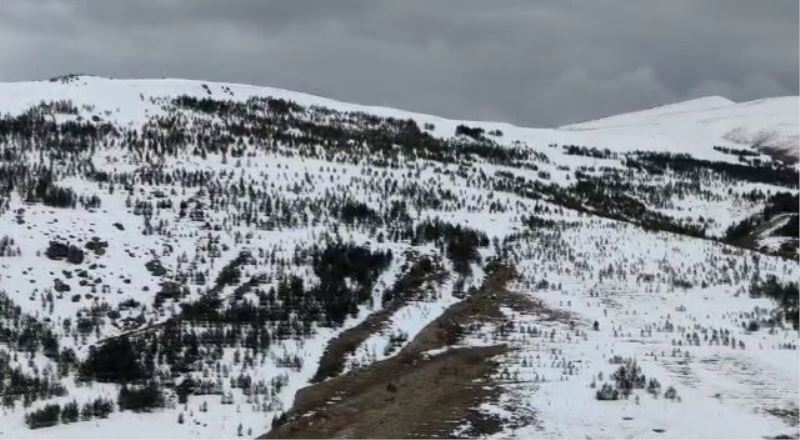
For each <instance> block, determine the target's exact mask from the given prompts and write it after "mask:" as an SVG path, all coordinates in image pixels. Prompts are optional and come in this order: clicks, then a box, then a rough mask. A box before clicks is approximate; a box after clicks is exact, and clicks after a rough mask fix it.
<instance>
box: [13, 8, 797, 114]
mask: <svg viewBox="0 0 800 440" xmlns="http://www.w3.org/2000/svg"><path fill="white" fill-rule="evenodd" d="M0 60H2V61H0V81H17V80H26V79H43V78H49V77H52V76H56V75H60V74H64V73H70V72H82V73H94V74H98V75H105V76H114V77H182V78H194V79H205V80H218V81H229V82H242V83H252V84H263V85H272V86H277V87H283V88H288V89H293V90H300V91H305V92H309V93H314V94H318V95H323V96H328V97H332V98H337V99H341V100H346V101H353V102H359V103H365V104H377V105H387V106H393V107H400V108H404V109H409V110H417V111H422V112H428V113H434V114H439V115H443V116H450V117H459V118H468V119H491V120H505V121H510V122H515V123H518V124H523V125H531V126H552V125H559V124H564V123H568V122H573V121H579V120H586V119H591V118H596V117H600V116H603V115H609V114H614V113H620V112H624V111H629V110H636V109H641V108H645V107H650V106H654V105H658V104H662V103H666V102H673V101H678V100H683V99H687V98H692V97H698V96H704V95H723V96H726V97H728V98H731V99H734V100H737V101H740V100H750V99H756V98H760V97H764V96H775V95H788V94H791V95H797V94H798V2H797V0H770V1H752V0H743V1H738V0H703V1H695V0H689V1H684V0H669V1H664V0H652V1H651V0H642V1H639V0H624V1H623V0H591V1H586V0H573V1H570V0H560V1H533V0H520V1H505V0H498V1H485V0H482V1H472V0H452V1H451V0H435V1H429V0H418V1H417V0H396V1H391V2H390V1H378V0H364V1H341V0H339V1H331V0H320V1H313V0H279V1H268V0H253V1H237V0H185V1H177V0H172V1H170V0H162V1H151V0H137V1H127V0H103V1H92V2H88V1H87V2H82V1H58V2H57V1H41V0H3V2H2V9H0Z"/></svg>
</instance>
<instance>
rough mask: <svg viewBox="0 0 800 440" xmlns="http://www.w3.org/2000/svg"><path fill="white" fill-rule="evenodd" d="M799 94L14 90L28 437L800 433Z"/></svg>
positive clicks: (18, 427) (13, 299) (14, 331)
mask: <svg viewBox="0 0 800 440" xmlns="http://www.w3.org/2000/svg"><path fill="white" fill-rule="evenodd" d="M797 103H798V98H796V97H794V98H770V99H765V100H760V101H753V102H749V103H738V104H737V103H733V102H731V101H729V100H727V99H724V98H720V97H709V98H701V99H697V100H692V101H687V102H684V103H678V104H671V105H667V106H662V107H658V108H654V109H649V110H644V111H641V112H636V113H629V114H625V115H619V116H612V117H609V118H604V119H600V120H597V121H591V122H585V123H580V124H573V125H569V126H565V127H560V128H548V129H544V128H538V129H537V128H524V127H517V126H513V125H510V124H505V123H497V122H480V121H458V120H450V119H445V118H440V117H436V116H431V115H425V114H419V113H413V112H407V111H402V110H396V109H390V108H383V107H372V106H363V105H356V104H348V103H342V102H338V101H333V100H329V99H326V98H321V97H316V96H312V95H307V94H303V93H298V92H290V91H285V90H280V89H274V88H269V87H256V86H246V85H237V84H223V83H211V82H202V81H187V80H173V79H161V80H114V79H106V78H99V77H91V76H67V77H63V78H56V79H54V80H52V81H34V82H20V83H4V84H0V396H2V403H3V410H2V412H0V437H13V438H25V437H54V438H55V437H63V438H66V437H74V438H78V437H80V438H108V437H114V438H123V437H127V438H134V437H135V438H142V437H170V438H189V437H199V438H218V437H232V436H248V437H255V436H260V435H264V434H267V435H269V436H272V437H302V438H307V437H372V438H377V437H442V436H446V437H452V436H464V437H478V436H497V437H503V438H505V437H509V436H517V437H520V438H530V437H533V436H535V437H584V436H592V437H597V436H604V437H605V436H608V437H623V436H625V437H628V436H636V437H650V436H653V435H658V436H664V437H678V438H685V437H710V436H715V437H755V436H759V437H763V436H776V435H797V434H798V431H797V430H798V427H797V417H798V416H797V414H798V394H797V389H798V385H800V384H799V383H798V363H797V360H798V359H797V339H798V330H797V323H798V314H797V313H798V312H797V296H798V294H797V281H796V280H797V276H798V269H800V268H798V264H797V255H798V254H797V247H798V218H800V216H799V215H798V214H799V211H800V209H798V203H797V200H798V171H797V168H796V167H795V166H793V165H791V164H788V163H785V162H789V160H788V159H787V154H788V153H787V151H788V150H787V148H789V147H792V146H793V147H792V148H794V149H795V150H796V145H797V139H798V125H797V119H798V117H797ZM765 153H769V154H765ZM784 160H785V161H784ZM476 384H479V385H480V386H476ZM720 420H722V421H723V423H720Z"/></svg>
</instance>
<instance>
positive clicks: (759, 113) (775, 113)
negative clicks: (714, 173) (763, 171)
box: [561, 96, 800, 162]
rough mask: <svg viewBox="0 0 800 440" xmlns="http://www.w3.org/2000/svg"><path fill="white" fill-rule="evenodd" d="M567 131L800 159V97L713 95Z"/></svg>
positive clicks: (696, 149) (690, 148) (572, 126)
mask: <svg viewBox="0 0 800 440" xmlns="http://www.w3.org/2000/svg"><path fill="white" fill-rule="evenodd" d="M561 129H564V130H577V131H589V132H591V133H592V135H597V136H602V137H603V138H606V136H608V137H611V138H612V139H613V138H615V137H618V136H620V137H627V136H631V133H636V135H637V136H641V137H642V144H646V145H655V144H661V145H662V146H665V145H667V144H674V145H684V146H685V147H682V148H687V149H686V150H682V151H685V152H688V153H695V154H697V153H700V154H702V153H701V151H702V149H703V148H704V146H707V145H720V146H723V145H735V146H737V148H752V147H755V148H756V149H759V150H762V151H771V152H775V153H780V154H782V155H783V156H785V157H787V158H791V160H793V161H795V162H796V161H797V159H798V153H800V99H798V97H797V96H783V97H776V98H765V99H759V100H756V101H749V102H742V103H736V102H733V101H731V100H729V99H726V98H723V97H720V96H709V97H705V98H698V99H693V100H690V101H686V102H680V103H677V104H670V105H664V106H660V107H656V108H652V109H648V110H642V111H638V112H633V113H626V114H622V115H616V116H610V117H607V118H603V119H598V120H594V121H588V122H582V123H578V124H570V125H566V126H563V127H561Z"/></svg>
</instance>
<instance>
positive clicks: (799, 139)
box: [0, 76, 800, 161]
mask: <svg viewBox="0 0 800 440" xmlns="http://www.w3.org/2000/svg"><path fill="white" fill-rule="evenodd" d="M204 85H205V86H207V87H208V90H209V91H210V92H211V93H210V94H209V93H208V91H207V90H206V89H205V88H204ZM223 88H224V89H226V90H229V91H230V92H229V93H225V92H224V91H223ZM178 95H188V96H196V97H212V98H215V99H234V100H237V99H238V100H243V99H247V98H249V97H251V96H271V97H275V98H283V99H288V100H292V101H295V102H297V103H298V104H301V105H319V106H324V107H329V108H332V109H336V110H339V111H360V112H365V113H369V114H374V115H377V116H383V117H395V118H406V119H409V118H410V119H413V120H415V121H417V123H418V124H420V125H422V124H424V123H426V122H427V123H433V124H435V126H436V129H435V131H434V134H436V135H439V136H444V137H447V136H451V135H452V133H453V130H454V129H455V127H456V126H457V125H459V124H466V125H469V126H473V127H481V128H483V129H484V130H486V131H487V132H488V131H491V130H501V131H502V132H503V133H504V134H505V136H504V139H506V140H518V141H520V142H523V143H526V144H528V145H529V146H532V147H544V146H546V145H549V144H553V143H555V144H561V145H571V144H574V145H583V146H587V147H598V148H608V149H611V150H612V151H636V150H647V151H669V152H672V153H688V154H691V155H692V156H694V157H696V158H700V159H710V160H726V161H727V160H731V157H730V156H729V155H724V154H721V153H719V152H717V151H714V150H713V149H712V147H713V146H715V145H718V146H727V147H733V148H744V149H749V148H751V147H752V146H754V145H759V146H772V147H776V148H779V149H780V150H782V151H785V152H787V153H788V154H790V155H793V156H794V157H795V158H797V154H798V149H800V97H797V96H786V97H775V98H766V99H760V100H756V101H750V102H743V103H736V102H733V101H731V100H728V99H726V98H723V97H719V96H709V97H705V98H698V99H692V100H689V101H685V102H679V103H675V104H669V105H664V106H661V107H656V108H653V109H649V110H643V111H639V112H633V113H626V114H622V115H617V116H611V117H608V118H603V119H598V120H595V121H588V122H581V123H577V124H570V125H565V126H562V127H558V128H527V127H519V126H515V125H512V124H507V123H502V122H485V121H463V120H452V119H445V118H441V117H437V116H432V115H427V114H422V113H415V112H410V111H405V110H398V109H394V108H387V107H379V106H369V105H359V104H350V103H344V102H340V101H335V100H332V99H328V98H323V97H319V96H314V95H309V94H306V93H301V92H294V91H288V90H284V89H277V88H273V87H264V86H252V85H242V84H230V83H216V82H205V81H195V80H184V79H109V78H103V77H95V76H80V77H77V78H75V79H74V80H72V81H70V82H67V83H62V82H59V81H56V82H51V81H31V82H12V83H0V102H2V109H1V111H2V112H3V113H11V114H15V113H18V112H21V111H23V110H25V109H26V108H28V107H30V106H31V105H35V104H37V103H39V102H42V101H56V100H60V99H68V100H72V101H73V102H74V103H75V104H76V105H78V106H80V105H84V104H86V105H91V106H94V107H95V108H96V110H97V111H98V112H106V111H108V112H111V113H110V115H111V116H110V118H111V120H114V121H116V122H118V123H120V124H122V125H123V126H126V125H128V124H131V123H134V124H135V123H139V122H142V121H144V120H145V119H146V117H147V116H148V115H153V114H156V113H158V112H159V106H158V105H157V104H154V103H150V102H148V100H147V98H149V97H164V96H178Z"/></svg>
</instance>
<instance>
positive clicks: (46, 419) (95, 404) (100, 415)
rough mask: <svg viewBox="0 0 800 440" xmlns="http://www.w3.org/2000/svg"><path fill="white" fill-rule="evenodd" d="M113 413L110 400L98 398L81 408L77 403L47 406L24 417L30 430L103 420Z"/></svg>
mask: <svg viewBox="0 0 800 440" xmlns="http://www.w3.org/2000/svg"><path fill="white" fill-rule="evenodd" d="M112 412H114V403H113V402H112V401H111V400H108V399H104V398H102V397H98V398H97V399H95V400H93V401H91V402H87V403H85V404H84V405H83V406H82V407H81V406H80V405H78V402H77V401H74V400H73V401H72V402H68V403H66V404H65V405H64V406H63V407H61V406H60V405H58V404H48V405H45V406H44V407H42V408H40V409H38V410H35V411H31V412H29V413H28V414H26V415H25V424H26V425H28V427H29V428H31V429H38V428H45V427H48V426H55V425H57V424H58V423H59V422H60V423H65V424H66V423H75V422H78V421H79V420H80V421H87V420H92V419H96V418H97V419H104V418H106V417H108V415H109V414H111V413H112Z"/></svg>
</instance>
